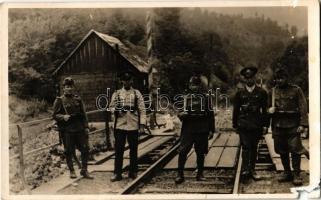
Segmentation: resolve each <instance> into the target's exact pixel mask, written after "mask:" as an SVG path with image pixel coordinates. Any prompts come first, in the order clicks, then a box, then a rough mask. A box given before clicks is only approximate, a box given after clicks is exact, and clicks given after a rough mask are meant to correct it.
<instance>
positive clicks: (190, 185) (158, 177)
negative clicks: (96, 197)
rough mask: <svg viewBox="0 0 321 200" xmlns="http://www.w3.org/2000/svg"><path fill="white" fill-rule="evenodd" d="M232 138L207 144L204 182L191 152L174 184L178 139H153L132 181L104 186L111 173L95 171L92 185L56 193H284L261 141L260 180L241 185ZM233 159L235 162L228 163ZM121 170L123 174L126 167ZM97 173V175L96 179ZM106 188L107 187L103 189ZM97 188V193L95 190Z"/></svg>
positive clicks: (228, 135) (228, 132) (218, 138)
mask: <svg viewBox="0 0 321 200" xmlns="http://www.w3.org/2000/svg"><path fill="white" fill-rule="evenodd" d="M235 136H237V135H235V134H234V133H233V132H232V131H231V130H224V131H221V133H220V134H218V135H216V137H214V139H213V140H211V141H210V144H212V145H209V146H210V150H209V154H210V153H211V152H212V155H207V157H209V156H210V158H209V159H207V158H205V170H204V175H205V178H206V180H205V181H197V180H196V178H195V177H196V173H197V171H196V170H195V165H193V162H195V155H194V156H193V153H194V152H190V154H189V158H191V159H189V161H188V162H187V163H189V164H187V167H186V170H185V182H183V183H182V184H175V181H174V180H175V178H176V175H177V166H175V165H174V166H173V163H177V153H178V151H177V149H178V147H179V142H178V138H177V137H174V136H172V137H171V136H154V137H152V138H151V139H152V140H151V142H149V144H147V143H148V140H147V141H146V143H145V147H144V148H142V149H141V150H140V151H139V154H140V155H139V161H138V163H139V164H138V168H139V172H138V177H137V178H136V179H134V180H133V179H129V178H127V176H126V175H125V178H124V179H123V180H122V181H119V182H113V183H108V180H109V178H110V177H111V175H112V170H109V171H106V170H105V169H103V168H102V169H103V170H101V171H99V170H97V171H93V172H92V174H93V175H94V177H95V179H94V181H93V182H88V180H82V181H83V184H81V180H80V181H79V183H78V184H79V186H76V187H74V188H72V186H71V187H69V189H68V187H66V188H65V190H64V191H62V192H60V193H61V194H106V193H108V194H241V193H266V191H267V190H269V191H271V193H276V192H273V191H274V190H275V191H285V187H284V186H280V185H278V184H275V185H274V184H273V183H277V182H276V172H275V166H274V164H273V163H272V160H271V156H270V154H269V151H268V148H267V144H266V143H265V140H262V141H260V143H259V148H258V157H257V164H256V171H257V173H258V174H260V175H261V176H262V175H263V176H262V177H263V180H260V181H254V180H251V181H250V183H247V184H245V183H242V180H241V176H240V174H241V165H242V158H241V152H242V150H241V149H240V148H239V143H235ZM237 137H238V136H237ZM233 138H234V139H233ZM233 141H234V142H233ZM236 145H237V146H236ZM142 146H143V145H142ZM232 148H235V149H237V152H236V153H231V152H232V151H231V149H232ZM213 152H214V153H213ZM215 152H216V153H215ZM219 152H220V153H219ZM230 153H231V154H230ZM215 154H217V155H215ZM234 159H235V161H234V162H231V160H234ZM191 160H192V162H191ZM110 161H112V158H111V160H108V161H106V162H110ZM227 161H228V163H230V164H231V163H234V164H233V165H229V166H227V165H223V164H222V163H225V164H226V162H227ZM209 162H211V165H208V164H209ZM215 162H216V164H215ZM206 163H207V165H206ZM213 163H214V164H213ZM103 164H106V163H103ZM103 164H102V165H103ZM194 164H195V163H194ZM185 166H186V165H185ZM124 170H125V171H126V167H125V168H124ZM99 173H101V174H100V175H99ZM125 174H126V173H125ZM271 184H272V185H271ZM85 185H91V188H86V187H85ZM107 185H108V187H106V186H107ZM77 187H78V188H77ZM99 187H100V188H101V189H97V188H99ZM274 187H276V188H274ZM70 188H71V189H70ZM288 188H289V187H288Z"/></svg>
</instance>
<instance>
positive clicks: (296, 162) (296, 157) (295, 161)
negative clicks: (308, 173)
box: [292, 153, 303, 186]
mask: <svg viewBox="0 0 321 200" xmlns="http://www.w3.org/2000/svg"><path fill="white" fill-rule="evenodd" d="M292 166H293V169H294V177H293V181H292V183H293V185H295V186H300V185H302V182H303V180H302V178H301V176H300V172H301V155H300V154H296V153H292Z"/></svg>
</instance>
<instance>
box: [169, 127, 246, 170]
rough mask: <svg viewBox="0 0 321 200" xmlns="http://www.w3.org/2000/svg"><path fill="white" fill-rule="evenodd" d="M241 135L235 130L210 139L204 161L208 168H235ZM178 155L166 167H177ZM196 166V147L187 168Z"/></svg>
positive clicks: (189, 157) (192, 151) (186, 165)
mask: <svg viewBox="0 0 321 200" xmlns="http://www.w3.org/2000/svg"><path fill="white" fill-rule="evenodd" d="M239 145H240V140H239V136H238V135H237V134H236V133H233V132H223V133H221V134H219V135H218V134H216V135H215V137H214V138H213V139H212V140H211V141H209V152H208V153H207V155H206V157H205V161H204V166H205V167H206V168H233V167H235V165H236V159H237V153H238V151H239ZM177 165H178V155H177V156H175V157H174V159H172V160H171V161H170V162H169V163H168V164H167V165H166V166H165V167H164V169H172V170H173V169H177V167H178V166H177ZM195 168H196V154H195V152H194V149H192V150H191V152H190V153H189V156H188V159H187V161H186V164H185V169H195Z"/></svg>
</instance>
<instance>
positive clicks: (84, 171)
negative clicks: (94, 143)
mask: <svg viewBox="0 0 321 200" xmlns="http://www.w3.org/2000/svg"><path fill="white" fill-rule="evenodd" d="M88 156H89V152H88V151H83V152H81V166H82V168H81V171H80V175H82V176H83V177H84V178H87V179H93V177H92V176H90V175H89V173H88V170H87V163H88Z"/></svg>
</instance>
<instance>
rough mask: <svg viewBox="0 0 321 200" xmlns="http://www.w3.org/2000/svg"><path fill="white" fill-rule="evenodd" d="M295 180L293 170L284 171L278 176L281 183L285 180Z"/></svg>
mask: <svg viewBox="0 0 321 200" xmlns="http://www.w3.org/2000/svg"><path fill="white" fill-rule="evenodd" d="M292 180H293V176H292V173H291V171H284V172H283V173H282V175H281V176H280V177H279V178H278V181H279V182H280V183H283V182H290V181H292Z"/></svg>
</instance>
